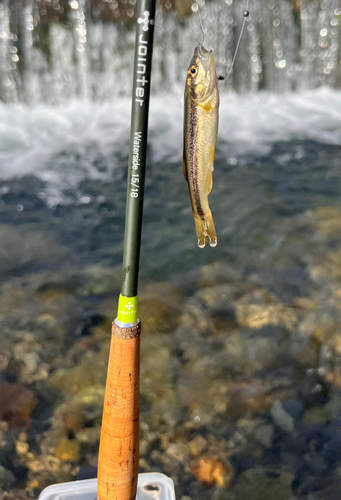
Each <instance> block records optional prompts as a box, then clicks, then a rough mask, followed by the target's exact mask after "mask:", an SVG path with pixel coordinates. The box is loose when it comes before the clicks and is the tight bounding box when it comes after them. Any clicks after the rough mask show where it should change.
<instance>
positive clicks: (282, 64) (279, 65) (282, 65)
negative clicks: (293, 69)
mask: <svg viewBox="0 0 341 500" xmlns="http://www.w3.org/2000/svg"><path fill="white" fill-rule="evenodd" d="M286 65H287V62H286V60H285V59H282V60H281V61H277V62H276V67H277V68H280V69H283V68H285V67H286Z"/></svg>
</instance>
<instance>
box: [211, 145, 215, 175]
mask: <svg viewBox="0 0 341 500" xmlns="http://www.w3.org/2000/svg"><path fill="white" fill-rule="evenodd" d="M210 153H211V170H212V172H213V170H214V153H215V151H214V148H211V149H210Z"/></svg>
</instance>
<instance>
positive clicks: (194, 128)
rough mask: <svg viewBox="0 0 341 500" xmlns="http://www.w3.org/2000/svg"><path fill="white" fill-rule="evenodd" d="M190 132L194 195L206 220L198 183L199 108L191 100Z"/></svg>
mask: <svg viewBox="0 0 341 500" xmlns="http://www.w3.org/2000/svg"><path fill="white" fill-rule="evenodd" d="M190 126H191V130H190V134H189V137H190V139H189V147H188V150H189V151H188V152H189V157H190V170H191V177H192V183H193V195H194V200H195V207H196V209H197V212H198V215H199V217H200V218H201V219H202V220H203V221H204V220H205V213H204V211H203V209H202V206H201V201H200V193H199V184H198V175H197V173H198V169H197V166H196V162H197V159H196V157H197V137H198V108H197V106H196V105H195V103H194V102H193V101H191V113H190Z"/></svg>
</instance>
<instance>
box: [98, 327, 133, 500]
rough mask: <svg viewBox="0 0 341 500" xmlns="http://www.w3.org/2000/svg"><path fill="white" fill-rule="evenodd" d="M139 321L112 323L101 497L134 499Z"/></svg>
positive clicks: (101, 454) (100, 469)
mask: <svg viewBox="0 0 341 500" xmlns="http://www.w3.org/2000/svg"><path fill="white" fill-rule="evenodd" d="M140 331H141V327H140V324H139V325H137V326H135V327H131V328H120V327H118V326H117V325H116V324H115V323H113V328H112V338H111V346H110V356H109V365H108V374H107V385H106V390H105V400H104V409H103V420H102V431H101V441H100V450H99V459H98V479H97V498H98V500H133V499H135V496H136V489H137V476H138V467H139V410H140V402H139V395H140V394H139V393H140Z"/></svg>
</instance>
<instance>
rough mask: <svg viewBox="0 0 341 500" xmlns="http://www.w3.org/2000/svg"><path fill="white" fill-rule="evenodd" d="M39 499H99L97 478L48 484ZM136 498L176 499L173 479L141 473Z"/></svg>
mask: <svg viewBox="0 0 341 500" xmlns="http://www.w3.org/2000/svg"><path fill="white" fill-rule="evenodd" d="M39 500H97V479H85V480H83V481H74V482H72V483H60V484H54V485H53V486H48V487H47V488H45V490H44V491H42V492H41V494H40V496H39ZM136 500H175V491H174V483H173V481H172V479H170V478H169V477H167V476H165V475H164V474H160V473H159V472H148V473H145V474H139V477H138V483H137V496H136Z"/></svg>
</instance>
